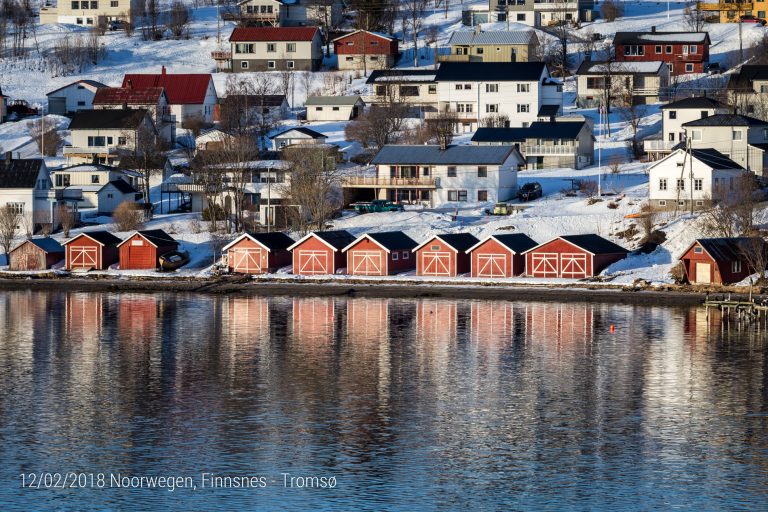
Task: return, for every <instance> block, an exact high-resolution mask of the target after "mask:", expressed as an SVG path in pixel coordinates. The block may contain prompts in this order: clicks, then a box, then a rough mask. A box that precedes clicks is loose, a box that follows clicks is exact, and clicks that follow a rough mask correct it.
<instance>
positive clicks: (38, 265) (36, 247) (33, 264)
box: [8, 238, 64, 270]
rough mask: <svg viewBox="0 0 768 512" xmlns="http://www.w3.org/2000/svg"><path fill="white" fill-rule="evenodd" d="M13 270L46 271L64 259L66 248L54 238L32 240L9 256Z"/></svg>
mask: <svg viewBox="0 0 768 512" xmlns="http://www.w3.org/2000/svg"><path fill="white" fill-rule="evenodd" d="M8 257H9V259H10V262H9V263H10V265H9V268H10V269H11V270H45V269H48V268H51V267H52V266H53V265H55V264H56V263H58V262H60V261H61V260H62V259H64V247H62V246H61V244H60V243H59V242H57V241H56V240H54V239H53V238H30V239H28V240H25V241H24V242H22V243H20V244H19V245H17V246H16V247H14V248H13V249H12V250H11V253H10V254H9V255H8Z"/></svg>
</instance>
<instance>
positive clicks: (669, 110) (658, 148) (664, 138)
mask: <svg viewBox="0 0 768 512" xmlns="http://www.w3.org/2000/svg"><path fill="white" fill-rule="evenodd" d="M729 111H730V109H729V108H728V105H725V104H724V103H720V102H719V101H717V100H715V99H712V98H707V97H692V98H685V99H682V100H678V101H673V102H672V103H667V104H666V105H662V107H661V116H662V117H661V133H660V134H657V135H655V136H653V137H649V138H646V139H645V140H644V141H643V148H644V149H645V152H646V153H647V154H648V156H649V158H650V159H651V160H656V159H658V158H661V157H662V156H665V155H668V154H669V153H671V152H672V148H674V147H675V146H676V145H678V144H680V143H683V142H685V129H684V128H683V125H684V124H685V123H689V122H691V121H696V120H698V119H703V118H705V117H710V116H714V115H715V114H727V113H728V112H729Z"/></svg>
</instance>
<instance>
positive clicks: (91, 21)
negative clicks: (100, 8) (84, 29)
mask: <svg viewBox="0 0 768 512" xmlns="http://www.w3.org/2000/svg"><path fill="white" fill-rule="evenodd" d="M85 24H86V25H93V18H85Z"/></svg>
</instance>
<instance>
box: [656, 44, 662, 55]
mask: <svg viewBox="0 0 768 512" xmlns="http://www.w3.org/2000/svg"><path fill="white" fill-rule="evenodd" d="M660 53H661V45H660V44H657V45H656V54H657V55H658V54H660Z"/></svg>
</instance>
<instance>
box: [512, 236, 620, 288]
mask: <svg viewBox="0 0 768 512" xmlns="http://www.w3.org/2000/svg"><path fill="white" fill-rule="evenodd" d="M628 252H629V251H627V250H626V249H625V248H623V247H621V246H619V245H616V244H615V243H613V242H611V241H610V240H606V239H605V238H603V237H601V236H599V235H594V234H589V235H566V236H559V237H557V238H554V239H552V240H550V241H548V242H544V243H543V244H540V245H537V246H536V247H534V248H532V249H528V250H527V251H525V252H524V253H523V254H524V255H525V268H526V275H528V276H530V277H563V278H571V279H584V278H587V277H592V276H595V275H597V274H599V273H600V272H602V271H603V269H605V268H606V267H607V266H608V265H610V264H611V263H614V262H616V261H619V260H621V259H624V258H626V256H627V253H628Z"/></svg>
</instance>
